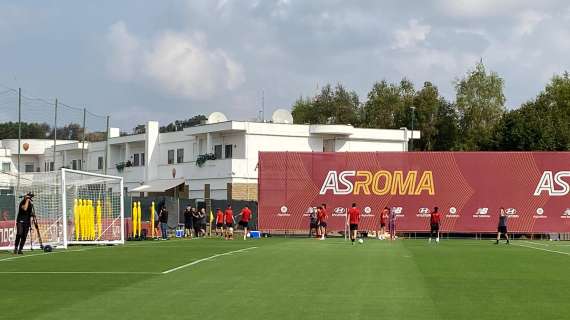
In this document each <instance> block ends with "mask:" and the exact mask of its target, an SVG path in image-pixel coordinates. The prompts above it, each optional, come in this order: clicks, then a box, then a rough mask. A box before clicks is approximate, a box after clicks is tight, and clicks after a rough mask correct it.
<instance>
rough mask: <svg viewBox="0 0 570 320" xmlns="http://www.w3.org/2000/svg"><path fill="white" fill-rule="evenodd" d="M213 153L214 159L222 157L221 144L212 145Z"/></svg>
mask: <svg viewBox="0 0 570 320" xmlns="http://www.w3.org/2000/svg"><path fill="white" fill-rule="evenodd" d="M214 155H215V156H216V159H221V158H222V145H221V144H218V145H215V146H214Z"/></svg>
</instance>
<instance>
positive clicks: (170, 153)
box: [168, 150, 174, 164]
mask: <svg viewBox="0 0 570 320" xmlns="http://www.w3.org/2000/svg"><path fill="white" fill-rule="evenodd" d="M173 163H174V150H168V164H173Z"/></svg>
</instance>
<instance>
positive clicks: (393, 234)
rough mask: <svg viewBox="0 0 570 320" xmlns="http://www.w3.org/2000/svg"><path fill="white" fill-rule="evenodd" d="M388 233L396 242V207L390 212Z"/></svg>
mask: <svg viewBox="0 0 570 320" xmlns="http://www.w3.org/2000/svg"><path fill="white" fill-rule="evenodd" d="M388 231H389V232H390V240H396V208H394V207H392V209H391V210H390V216H389V217H388Z"/></svg>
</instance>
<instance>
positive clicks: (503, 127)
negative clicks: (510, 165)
mask: <svg viewBox="0 0 570 320" xmlns="http://www.w3.org/2000/svg"><path fill="white" fill-rule="evenodd" d="M503 89H504V81H503V79H502V78H501V77H500V76H499V75H498V74H497V73H495V72H490V71H488V70H487V69H486V68H485V66H484V65H483V63H478V64H476V65H475V68H474V69H473V70H470V71H469V72H467V74H466V75H465V76H464V77H463V78H461V79H457V80H456V81H455V101H448V100H447V99H445V98H444V97H442V96H441V95H440V93H439V91H438V88H437V87H436V86H435V85H433V84H432V83H431V82H424V84H423V86H422V87H421V88H418V89H416V87H415V86H414V84H413V83H412V82H411V81H409V80H408V79H405V78H404V79H402V80H401V81H400V82H399V83H389V82H387V81H379V82H376V83H374V84H373V86H372V88H371V90H370V92H369V93H368V95H367V97H366V101H361V100H360V98H359V97H358V95H357V94H356V92H354V91H350V90H348V89H346V88H345V87H344V86H342V85H340V84H339V85H337V86H335V87H333V86H331V85H326V86H324V87H323V88H322V89H321V90H320V92H319V93H318V94H316V95H315V96H313V97H301V98H300V99H298V100H297V101H296V102H295V104H294V105H293V118H294V121H295V123H310V124H326V123H328V124H352V125H354V126H356V127H363V128H385V129H399V128H402V127H407V128H411V124H412V115H413V116H414V119H413V121H414V129H416V130H420V131H421V139H420V140H419V141H416V142H415V143H414V145H415V150H426V151H429V150H441V151H445V150H450V151H452V150H466V151H477V150H528V151H531V150H568V149H569V148H570V76H569V74H568V73H564V74H562V75H559V76H555V77H553V78H552V79H551V81H550V82H549V83H548V84H547V85H546V87H545V89H544V90H543V91H542V92H540V93H539V94H538V96H537V97H536V98H535V99H534V100H531V101H528V102H525V103H523V104H522V105H521V106H520V107H518V108H515V109H512V110H507V109H506V108H505V101H506V98H505V95H504V93H503Z"/></svg>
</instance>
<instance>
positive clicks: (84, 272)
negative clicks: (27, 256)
mask: <svg viewBox="0 0 570 320" xmlns="http://www.w3.org/2000/svg"><path fill="white" fill-rule="evenodd" d="M0 274H156V275H159V274H161V273H160V272H144V271H143V272H139V271H0Z"/></svg>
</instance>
